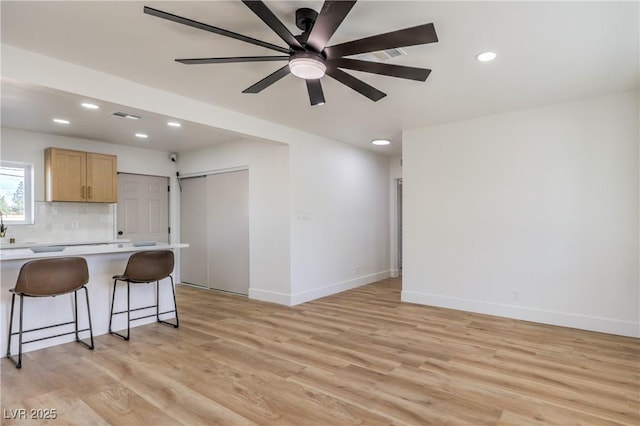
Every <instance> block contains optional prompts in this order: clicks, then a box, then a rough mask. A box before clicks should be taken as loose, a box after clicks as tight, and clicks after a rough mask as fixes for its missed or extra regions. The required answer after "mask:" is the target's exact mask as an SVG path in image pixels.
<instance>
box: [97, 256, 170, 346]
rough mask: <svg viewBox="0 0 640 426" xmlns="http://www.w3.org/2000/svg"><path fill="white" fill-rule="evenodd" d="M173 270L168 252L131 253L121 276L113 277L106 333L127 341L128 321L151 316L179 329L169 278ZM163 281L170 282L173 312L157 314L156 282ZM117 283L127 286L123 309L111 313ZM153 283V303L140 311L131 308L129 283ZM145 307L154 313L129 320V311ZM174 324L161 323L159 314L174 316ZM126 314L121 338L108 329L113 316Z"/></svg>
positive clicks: (128, 335) (158, 303) (157, 294)
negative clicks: (125, 302) (123, 332)
mask: <svg viewBox="0 0 640 426" xmlns="http://www.w3.org/2000/svg"><path fill="white" fill-rule="evenodd" d="M173 267H174V256H173V251H171V250H148V251H139V252H136V253H134V254H132V255H131V256H130V257H129V261H128V262H127V266H126V268H125V270H124V273H123V274H121V275H114V276H113V295H112V297H111V316H110V317H109V333H111V334H113V335H115V336H118V337H121V338H122V339H124V340H129V337H130V335H131V321H135V320H139V319H143V318H150V317H152V316H155V317H156V320H157V322H159V323H162V324H166V325H170V326H172V327H174V328H178V327H179V326H180V322H179V320H178V306H177V303H176V292H175V288H174V283H173V277H172V276H171V273H172V272H173ZM165 278H169V279H170V282H171V292H172V294H173V309H172V310H170V311H164V312H160V291H159V285H160V281H162V280H164V279H165ZM118 282H126V283H127V309H126V310H123V311H118V312H114V311H113V306H114V302H115V298H116V288H117V284H118ZM152 282H155V283H156V303H155V304H154V305H148V306H143V307H140V308H135V309H131V284H148V283H152ZM149 308H156V312H155V314H151V315H143V316H138V317H135V318H131V312H135V311H140V310H144V309H149ZM174 312H175V314H176V316H175V322H173V323H172V322H168V321H163V320H161V319H160V315H163V314H169V313H174ZM125 313H126V314H127V334H126V335H123V334H120V333H117V332H115V331H113V330H112V328H111V324H112V321H113V317H114V315H120V314H125Z"/></svg>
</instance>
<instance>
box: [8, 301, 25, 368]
mask: <svg viewBox="0 0 640 426" xmlns="http://www.w3.org/2000/svg"><path fill="white" fill-rule="evenodd" d="M15 302H16V294H15V293H14V294H13V295H12V296H11V317H10V318H9V337H8V342H7V358H9V359H10V360H11V361H12V362H13V363H14V364H15V366H16V368H21V367H22V308H23V296H22V295H20V326H19V329H20V331H19V333H18V359H17V360H16V359H15V358H14V357H13V356H12V355H11V340H12V339H11V337H12V336H13V334H14V333H13V308H14V306H15Z"/></svg>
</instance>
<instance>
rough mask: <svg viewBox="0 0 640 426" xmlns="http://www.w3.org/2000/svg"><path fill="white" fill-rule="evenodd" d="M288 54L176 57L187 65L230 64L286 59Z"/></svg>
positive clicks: (177, 60)
mask: <svg viewBox="0 0 640 426" xmlns="http://www.w3.org/2000/svg"><path fill="white" fill-rule="evenodd" d="M287 59H289V57H288V56H234V57H231V58H193V59H176V60H175V61H176V62H180V63H181V64H186V65H199V64H229V63H235V62H266V61H286V60H287Z"/></svg>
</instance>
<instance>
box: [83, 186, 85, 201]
mask: <svg viewBox="0 0 640 426" xmlns="http://www.w3.org/2000/svg"><path fill="white" fill-rule="evenodd" d="M82 198H83V199H84V198H85V196H84V185H82Z"/></svg>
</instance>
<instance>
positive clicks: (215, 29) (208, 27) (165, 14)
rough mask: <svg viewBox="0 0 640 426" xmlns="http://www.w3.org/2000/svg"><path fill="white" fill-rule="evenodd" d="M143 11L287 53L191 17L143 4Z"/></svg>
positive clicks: (274, 46) (277, 47)
mask: <svg viewBox="0 0 640 426" xmlns="http://www.w3.org/2000/svg"><path fill="white" fill-rule="evenodd" d="M144 13H146V14H147V15H152V16H156V17H158V18H162V19H166V20H168V21H173V22H177V23H178V24H183V25H187V26H190V27H193V28H198V29H201V30H204V31H209V32H211V33H215V34H219V35H222V36H225V37H230V38H234V39H236V40H240V41H244V42H246V43H251V44H255V45H257V46H262V47H266V48H267V49H271V50H276V51H278V52H282V53H289V49H287V48H284V47H280V46H276V45H275V44H271V43H267V42H266V41H262V40H257V39H255V38H251V37H247V36H244V35H242V34H238V33H234V32H233V31H227V30H223V29H222V28H218V27H214V26H212V25H208V24H203V23H202V22H198V21H194V20H192V19H188V18H183V17H182V16H178V15H174V14H172V13H168V12H163V11H161V10H158V9H154V8H152V7H148V6H145V7H144Z"/></svg>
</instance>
